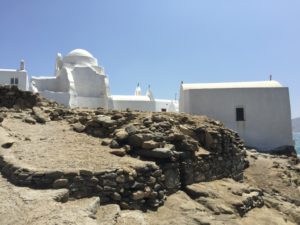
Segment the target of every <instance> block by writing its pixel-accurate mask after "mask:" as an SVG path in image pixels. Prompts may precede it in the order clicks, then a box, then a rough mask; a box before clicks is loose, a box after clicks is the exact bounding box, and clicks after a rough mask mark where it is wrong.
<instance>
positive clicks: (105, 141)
mask: <svg viewBox="0 0 300 225" xmlns="http://www.w3.org/2000/svg"><path fill="white" fill-rule="evenodd" d="M110 143H111V140H110V139H104V140H103V141H102V142H101V145H103V146H108V145H110Z"/></svg>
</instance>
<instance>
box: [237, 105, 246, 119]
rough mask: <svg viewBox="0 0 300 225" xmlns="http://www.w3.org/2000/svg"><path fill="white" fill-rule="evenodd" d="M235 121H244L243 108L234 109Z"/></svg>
mask: <svg viewBox="0 0 300 225" xmlns="http://www.w3.org/2000/svg"><path fill="white" fill-rule="evenodd" d="M235 114H236V121H245V111H244V108H242V107H238V108H236V109H235Z"/></svg>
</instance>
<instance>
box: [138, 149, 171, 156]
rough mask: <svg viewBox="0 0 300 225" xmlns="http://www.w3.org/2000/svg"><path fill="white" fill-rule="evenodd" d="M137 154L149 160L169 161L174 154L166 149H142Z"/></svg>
mask: <svg viewBox="0 0 300 225" xmlns="http://www.w3.org/2000/svg"><path fill="white" fill-rule="evenodd" d="M137 154H138V155H140V156H144V157H149V158H158V159H167V158H171V157H172V156H173V152H172V151H171V150H170V149H166V148H155V149H153V150H144V149H140V150H138V151H137Z"/></svg>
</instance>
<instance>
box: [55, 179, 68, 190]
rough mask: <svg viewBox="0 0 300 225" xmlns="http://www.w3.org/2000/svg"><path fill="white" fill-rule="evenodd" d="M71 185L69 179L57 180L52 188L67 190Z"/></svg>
mask: <svg viewBox="0 0 300 225" xmlns="http://www.w3.org/2000/svg"><path fill="white" fill-rule="evenodd" d="M68 185H69V181H68V179H57V180H55V181H54V182H53V184H52V187H53V188H55V189H58V188H65V187H67V186H68Z"/></svg>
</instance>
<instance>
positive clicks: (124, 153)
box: [109, 148, 126, 157]
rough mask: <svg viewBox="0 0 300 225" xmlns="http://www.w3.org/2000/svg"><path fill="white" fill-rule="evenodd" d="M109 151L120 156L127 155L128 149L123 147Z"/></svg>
mask: <svg viewBox="0 0 300 225" xmlns="http://www.w3.org/2000/svg"><path fill="white" fill-rule="evenodd" d="M109 153H110V154H113V155H116V156H120V157H123V156H125V155H126V151H125V149H123V148H120V149H115V150H111V151H110V152H109Z"/></svg>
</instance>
